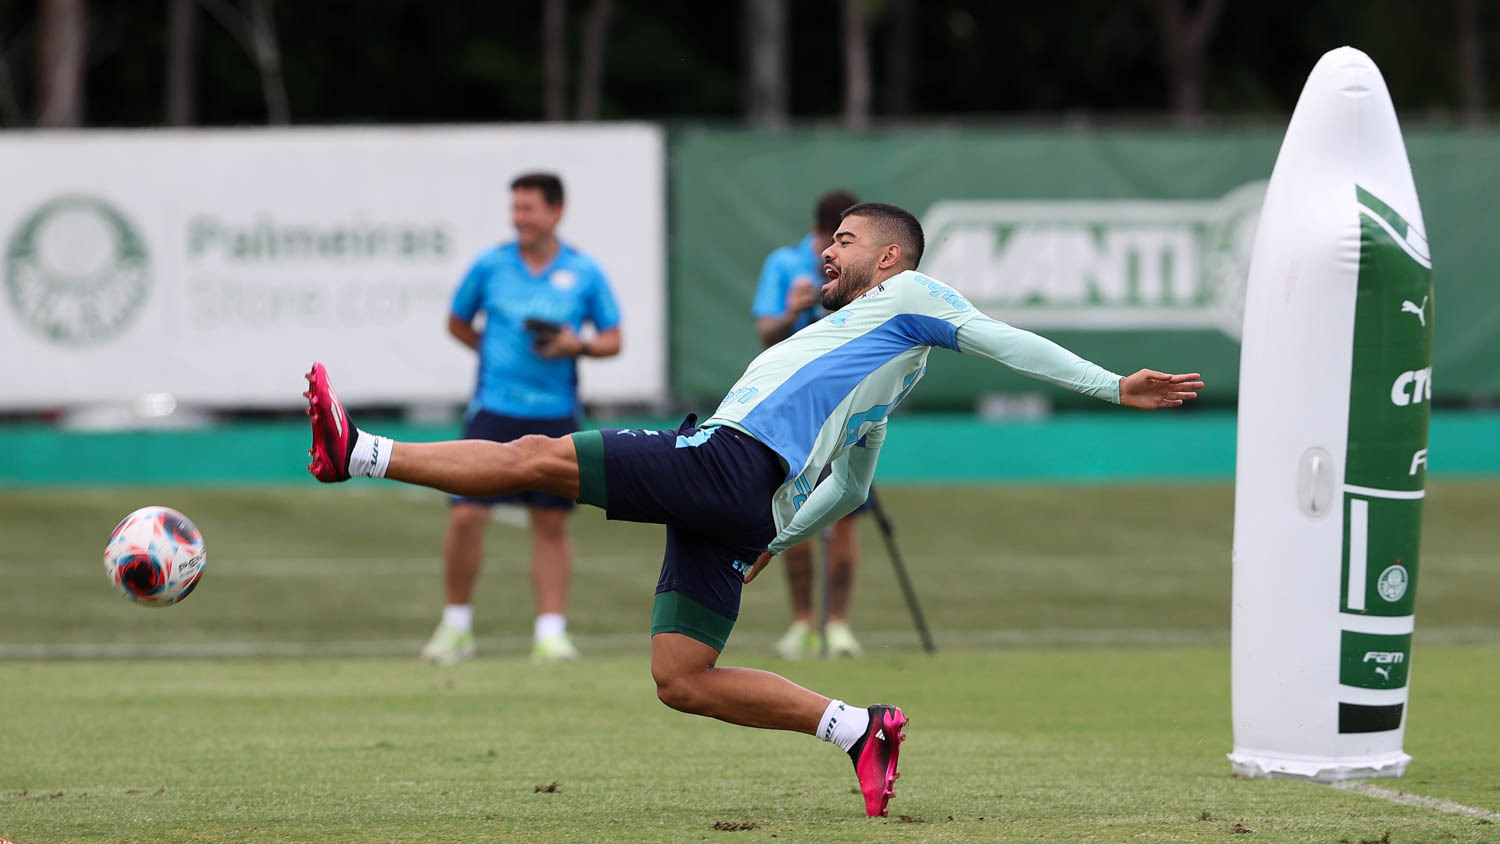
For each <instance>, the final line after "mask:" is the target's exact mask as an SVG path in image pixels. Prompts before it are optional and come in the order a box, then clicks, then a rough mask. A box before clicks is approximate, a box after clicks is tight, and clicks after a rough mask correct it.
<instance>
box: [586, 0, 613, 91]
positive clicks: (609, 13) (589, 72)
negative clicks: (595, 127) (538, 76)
mask: <svg viewBox="0 0 1500 844" xmlns="http://www.w3.org/2000/svg"><path fill="white" fill-rule="evenodd" d="M614 14H615V2H614V0H594V4H593V5H592V6H590V7H589V12H588V15H587V16H586V17H585V18H584V21H583V61H582V65H583V66H582V68H581V69H580V70H579V79H578V111H577V112H576V114H577V116H578V119H579V120H598V119H599V100H600V98H601V97H602V95H603V92H604V51H605V48H606V47H607V46H608V45H609V24H610V21H611V20H612V19H613V18H614Z"/></svg>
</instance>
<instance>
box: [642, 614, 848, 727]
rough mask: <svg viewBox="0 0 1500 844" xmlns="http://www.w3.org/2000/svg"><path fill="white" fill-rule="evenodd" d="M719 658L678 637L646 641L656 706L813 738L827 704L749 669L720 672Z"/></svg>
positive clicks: (663, 635)
mask: <svg viewBox="0 0 1500 844" xmlns="http://www.w3.org/2000/svg"><path fill="white" fill-rule="evenodd" d="M718 660H719V652H718V651H717V650H714V649H713V648H712V647H710V646H709V645H706V644H704V643H702V642H700V641H698V640H697V639H694V638H692V637H689V636H684V635H683V634H681V633H657V634H656V635H654V636H652V637H651V676H652V678H653V679H655V680H656V695H657V697H659V698H661V702H662V703H665V704H666V705H667V706H670V707H672V708H673V709H676V710H679V711H681V712H689V713H692V714H694V715H705V716H707V717H709V718H717V719H719V720H720V721H728V722H729V723H731V724H739V725H740V726H743V727H759V728H761V729H767V730H790V731H792V732H798V733H807V734H808V735H812V734H813V733H815V732H817V729H818V719H819V718H821V717H822V716H823V710H824V709H827V708H828V703H829V698H826V697H824V696H822V695H820V694H818V693H817V692H814V691H810V690H808V689H804V688H802V687H801V686H799V685H797V684H796V683H793V682H792V681H791V680H788V679H786V678H785V677H782V676H781V675H779V674H772V673H771V672H769V671H760V670H757V669H754V668H720V667H718V666H717V665H716V663H717V662H718Z"/></svg>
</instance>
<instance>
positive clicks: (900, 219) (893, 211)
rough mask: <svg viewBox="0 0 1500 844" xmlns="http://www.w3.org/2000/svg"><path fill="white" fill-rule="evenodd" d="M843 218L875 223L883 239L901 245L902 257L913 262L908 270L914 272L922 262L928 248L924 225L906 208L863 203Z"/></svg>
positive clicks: (847, 212)
mask: <svg viewBox="0 0 1500 844" xmlns="http://www.w3.org/2000/svg"><path fill="white" fill-rule="evenodd" d="M843 217H863V218H865V219H866V220H869V221H870V222H872V223H874V224H875V227H876V228H877V229H879V230H880V234H881V236H882V237H888V238H890V240H891V242H894V243H896V244H898V245H900V247H901V255H902V257H904V258H909V259H910V261H911V265H910V266H908V267H907V269H909V270H914V269H916V268H917V264H919V263H921V262H922V250H924V249H926V248H927V240H926V238H924V237H923V236H922V224H921V223H919V222H917V218H916V217H914V216H912V213H911V212H910V211H907V210H906V209H905V208H901V207H900V206H896V205H891V204H889V203H885V202H861V203H860V204H858V205H855V206H854V207H852V208H846V209H844V213H843V216H842V217H840V218H839V219H840V220H842V219H843Z"/></svg>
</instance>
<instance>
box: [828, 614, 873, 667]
mask: <svg viewBox="0 0 1500 844" xmlns="http://www.w3.org/2000/svg"><path fill="white" fill-rule="evenodd" d="M864 653H865V649H864V648H861V647H860V646H859V640H858V639H855V638H854V631H853V630H850V629H849V624H848V622H844V621H830V622H828V655H829V656H830V657H833V658H838V657H841V656H863V655H864Z"/></svg>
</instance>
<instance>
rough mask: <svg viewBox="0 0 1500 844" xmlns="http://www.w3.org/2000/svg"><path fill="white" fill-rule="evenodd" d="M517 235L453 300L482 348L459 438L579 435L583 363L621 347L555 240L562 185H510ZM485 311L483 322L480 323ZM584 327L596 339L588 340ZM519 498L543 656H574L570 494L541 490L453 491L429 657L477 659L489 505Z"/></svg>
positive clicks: (485, 256) (608, 299) (484, 261)
mask: <svg viewBox="0 0 1500 844" xmlns="http://www.w3.org/2000/svg"><path fill="white" fill-rule="evenodd" d="M510 188H511V222H512V224H513V225H514V226H515V229H516V239H515V240H513V241H510V242H508V243H504V244H501V245H499V246H495V247H491V248H490V249H487V250H485V251H484V252H483V253H481V254H480V255H479V257H478V258H477V259H476V260H475V261H474V265H473V266H472V267H471V268H470V269H469V272H468V274H467V275H465V276H464V279H463V282H462V283H461V284H460V285H459V287H458V290H457V292H456V293H454V296H453V306H452V313H451V314H450V315H449V317H448V331H449V333H451V334H452V335H453V336H454V337H456V338H457V339H458V341H459V342H461V343H463V344H464V345H466V346H468V347H469V348H471V349H474V350H475V351H477V352H478V353H479V371H478V378H477V383H476V385H475V388H474V398H473V400H472V401H471V402H470V405H469V415H468V422H467V424H466V426H465V429H464V439H471V440H472V439H483V440H492V441H495V442H509V441H511V440H515V439H518V438H520V437H523V436H526V435H527V434H543V435H546V436H551V437H558V436H566V435H568V434H570V433H572V432H574V431H576V430H578V413H579V403H578V369H577V363H576V361H577V359H578V358H579V357H582V356H588V357H601V358H602V357H610V356H611V355H616V354H619V352H620V312H619V308H618V307H617V306H616V304H615V299H614V295H613V294H612V293H611V292H610V288H609V282H608V281H607V280H606V279H605V277H604V272H603V271H602V270H601V269H600V268H599V265H598V264H597V263H595V261H594V259H593V258H590V257H589V256H588V255H585V254H584V253H582V252H579V251H578V250H576V249H574V248H573V247H572V246H570V245H568V244H566V243H563V242H562V241H560V240H558V238H557V224H558V221H559V220H560V219H561V218H562V213H563V185H562V180H561V179H559V178H558V177H557V176H556V175H553V174H551V173H528V174H525V175H522V176H520V177H518V178H516V179H515V181H513V182H512V183H511V186H510ZM481 313H483V314H484V321H483V325H482V327H480V326H478V325H477V324H476V319H477V318H478V316H479V315H480V314H481ZM585 323H590V324H592V326H593V329H594V337H593V338H592V339H589V340H584V339H582V331H583V326H584V324H585ZM513 503H519V504H524V505H525V506H526V509H527V517H528V521H529V523H530V528H531V577H532V584H533V587H534V589H535V592H536V610H537V616H536V622H535V642H534V645H533V648H532V658H533V659H534V660H536V661H539V662H547V661H553V660H559V659H575V658H577V656H578V650H577V649H576V648H575V647H573V643H572V642H571V640H569V638H568V634H567V616H566V615H565V610H566V604H567V599H568V583H569V580H570V577H571V574H572V565H573V550H572V544H571V542H570V540H569V537H568V515H569V513H570V511H571V510H572V509H573V506H574V502H573V501H572V500H571V499H568V498H564V497H561V496H556V495H549V494H547V493H542V492H523V493H519V494H515V495H501V496H491V497H482V498H464V497H455V498H454V499H453V500H452V510H451V515H450V518H449V524H448V535H447V538H446V540H445V542H444V543H443V574H444V583H445V586H446V591H447V603H446V605H445V606H444V608H443V618H442V621H441V622H440V623H439V624H438V627H437V629H436V630H435V631H433V634H432V638H431V639H430V640H429V641H428V642H427V644H426V645H425V646H424V647H423V648H422V658H423V659H426V660H428V661H430V662H436V663H439V664H446V665H451V664H453V663H456V662H458V661H460V660H464V659H468V658H470V657H472V656H473V655H474V635H473V611H472V608H471V607H470V604H469V601H470V597H471V595H472V593H473V589H474V582H475V580H476V579H477V578H478V576H479V569H480V566H481V561H482V559H483V554H484V530H485V526H486V525H487V524H488V522H489V514H490V507H491V506H493V505H495V504H513Z"/></svg>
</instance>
